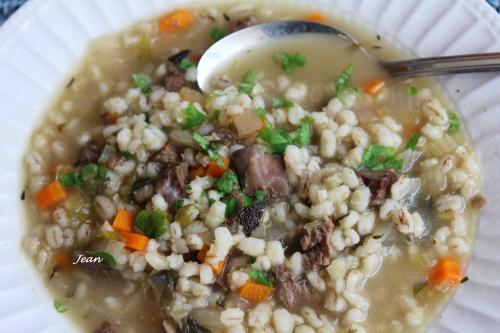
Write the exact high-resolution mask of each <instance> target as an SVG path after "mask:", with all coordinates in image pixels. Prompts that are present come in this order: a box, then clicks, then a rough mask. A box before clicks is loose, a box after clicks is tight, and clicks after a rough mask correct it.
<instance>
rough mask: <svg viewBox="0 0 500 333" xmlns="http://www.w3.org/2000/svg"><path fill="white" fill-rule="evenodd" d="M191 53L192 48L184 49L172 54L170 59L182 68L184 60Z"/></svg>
mask: <svg viewBox="0 0 500 333" xmlns="http://www.w3.org/2000/svg"><path fill="white" fill-rule="evenodd" d="M190 54H191V50H182V51H180V52H177V53H176V54H174V55H173V56H170V57H169V58H168V60H169V61H170V62H171V63H173V64H174V65H175V67H177V68H179V69H180V66H181V63H182V60H184V59H186V58H188V57H189V55H190Z"/></svg>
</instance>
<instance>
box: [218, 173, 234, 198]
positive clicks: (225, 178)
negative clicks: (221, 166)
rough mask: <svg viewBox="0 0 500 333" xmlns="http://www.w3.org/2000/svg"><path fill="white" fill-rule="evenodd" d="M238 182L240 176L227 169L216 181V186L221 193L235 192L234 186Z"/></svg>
mask: <svg viewBox="0 0 500 333" xmlns="http://www.w3.org/2000/svg"><path fill="white" fill-rule="evenodd" d="M238 184H239V180H238V176H236V174H235V173H234V172H233V171H231V170H227V171H226V172H224V173H223V174H222V176H220V177H219V179H217V180H216V181H215V183H214V186H215V188H216V189H217V190H218V191H220V192H221V193H224V194H229V193H231V192H233V187H234V186H235V185H238Z"/></svg>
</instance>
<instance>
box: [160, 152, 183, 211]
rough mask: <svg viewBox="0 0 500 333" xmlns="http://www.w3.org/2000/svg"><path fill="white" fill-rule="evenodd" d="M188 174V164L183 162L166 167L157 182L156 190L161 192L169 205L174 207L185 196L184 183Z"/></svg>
mask: <svg viewBox="0 0 500 333" xmlns="http://www.w3.org/2000/svg"><path fill="white" fill-rule="evenodd" d="M187 176H188V164H187V163H186V162H182V163H180V164H178V165H173V166H170V167H168V168H166V169H165V170H164V171H163V172H162V173H161V174H160V176H159V177H158V179H157V180H156V183H155V191H156V192H157V193H160V194H161V195H162V196H163V198H164V199H165V201H167V203H168V205H169V206H170V207H171V208H173V207H174V205H175V202H176V201H178V200H181V199H182V198H183V197H184V196H185V194H186V193H185V191H184V185H186V181H187Z"/></svg>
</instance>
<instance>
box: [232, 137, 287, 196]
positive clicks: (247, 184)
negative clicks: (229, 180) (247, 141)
mask: <svg viewBox="0 0 500 333" xmlns="http://www.w3.org/2000/svg"><path fill="white" fill-rule="evenodd" d="M232 157H233V158H232V161H233V162H232V163H233V164H234V167H235V169H236V172H237V173H238V176H239V177H240V181H241V182H242V184H243V187H244V189H245V190H246V191H248V192H250V194H253V193H254V192H255V191H256V190H261V191H265V192H266V198H267V200H268V201H278V200H280V199H286V198H287V197H288V196H289V195H290V187H289V186H288V179H287V175H286V172H285V167H284V165H283V159H282V158H281V157H278V156H272V155H268V154H266V152H265V148H264V147H262V146H259V145H253V146H249V147H246V148H243V149H240V150H238V151H236V152H234V153H233V155H232Z"/></svg>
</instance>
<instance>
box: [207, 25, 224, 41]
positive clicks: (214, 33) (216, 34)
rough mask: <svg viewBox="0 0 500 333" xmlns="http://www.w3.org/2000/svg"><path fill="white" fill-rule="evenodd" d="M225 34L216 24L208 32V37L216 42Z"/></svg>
mask: <svg viewBox="0 0 500 333" xmlns="http://www.w3.org/2000/svg"><path fill="white" fill-rule="evenodd" d="M225 36H226V34H225V33H224V32H223V31H222V30H221V29H220V28H219V27H218V26H215V27H214V28H213V29H212V31H211V32H210V37H212V39H213V40H214V41H216V42H217V41H218V40H220V39H222V38H224V37H225Z"/></svg>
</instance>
